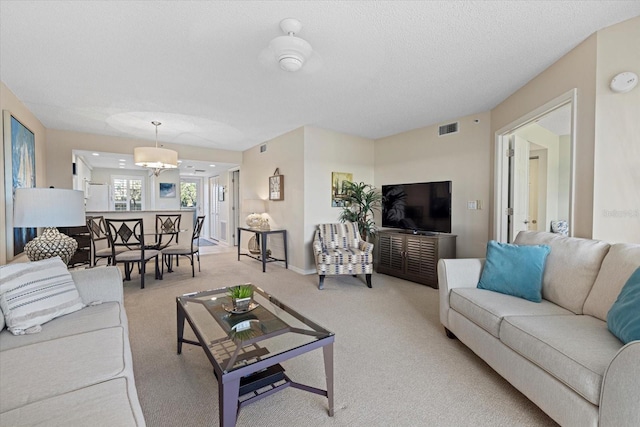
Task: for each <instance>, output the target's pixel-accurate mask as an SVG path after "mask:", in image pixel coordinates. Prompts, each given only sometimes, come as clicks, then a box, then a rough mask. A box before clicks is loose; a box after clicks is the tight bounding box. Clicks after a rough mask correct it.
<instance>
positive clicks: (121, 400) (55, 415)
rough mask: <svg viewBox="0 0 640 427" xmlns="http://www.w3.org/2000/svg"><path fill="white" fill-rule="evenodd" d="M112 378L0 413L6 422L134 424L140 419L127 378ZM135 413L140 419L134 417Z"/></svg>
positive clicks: (65, 425)
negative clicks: (129, 391) (129, 390)
mask: <svg viewBox="0 0 640 427" xmlns="http://www.w3.org/2000/svg"><path fill="white" fill-rule="evenodd" d="M128 381H131V380H130V379H129V378H116V379H112V380H109V381H105V382H102V383H99V384H95V385H92V386H89V387H85V388H83V389H80V390H76V391H72V392H70V393H65V394H61V395H59V396H54V397H51V398H49V399H45V400H40V401H37V402H34V403H30V404H28V405H25V406H22V407H20V408H16V409H13V410H10V411H7V412H4V413H2V414H1V415H0V419H1V420H2V425H7V426H18V425H20V426H27V425H28V426H48V427H52V426H60V427H67V426H134V425H143V424H144V421H143V420H142V419H141V417H140V415H139V414H136V412H137V407H138V406H137V405H138V403H137V402H132V401H131V396H130V395H129V393H128V388H127V382H128ZM136 415H138V417H140V419H136Z"/></svg>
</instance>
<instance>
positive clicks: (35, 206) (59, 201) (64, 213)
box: [13, 188, 86, 227]
mask: <svg viewBox="0 0 640 427" xmlns="http://www.w3.org/2000/svg"><path fill="white" fill-rule="evenodd" d="M85 221H86V220H85V212H84V193H83V192H82V191H79V190H67V189H61V188H18V189H16V192H15V199H14V202H13V226H14V227H74V226H78V225H84V224H85Z"/></svg>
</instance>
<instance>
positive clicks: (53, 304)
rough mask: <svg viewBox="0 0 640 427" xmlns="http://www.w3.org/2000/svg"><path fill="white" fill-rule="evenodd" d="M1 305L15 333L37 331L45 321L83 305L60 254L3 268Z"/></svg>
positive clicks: (0, 279) (9, 326) (11, 329)
mask: <svg viewBox="0 0 640 427" xmlns="http://www.w3.org/2000/svg"><path fill="white" fill-rule="evenodd" d="M0 307H2V313H4V316H5V320H6V324H7V328H8V329H9V330H10V331H11V333H13V334H14V335H22V334H25V333H35V332H39V331H40V330H41V326H40V325H42V324H43V323H46V322H48V321H50V320H51V319H55V318H56V317H58V316H62V315H64V314H68V313H73V312H74V311H77V310H80V309H81V308H82V307H84V304H83V302H82V300H81V299H80V294H79V293H78V289H77V288H76V285H75V283H74V282H73V278H72V277H71V274H70V273H69V270H67V266H66V265H65V263H64V262H62V260H61V259H60V257H55V258H49V259H44V260H41V261H36V262H29V263H17V264H9V265H5V266H2V267H1V269H0Z"/></svg>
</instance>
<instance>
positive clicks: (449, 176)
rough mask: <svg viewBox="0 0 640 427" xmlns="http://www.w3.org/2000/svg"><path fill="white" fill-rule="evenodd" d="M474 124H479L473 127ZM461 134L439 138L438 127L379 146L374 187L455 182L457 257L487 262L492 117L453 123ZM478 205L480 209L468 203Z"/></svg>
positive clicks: (485, 115)
mask: <svg viewBox="0 0 640 427" xmlns="http://www.w3.org/2000/svg"><path fill="white" fill-rule="evenodd" d="M474 120H478V121H479V122H478V123H475V122H474ZM453 121H459V123H460V124H459V129H460V130H459V132H458V133H455V134H450V135H446V136H442V137H439V136H438V125H434V126H429V127H425V128H421V129H415V130H412V131H409V132H404V133H401V134H398V135H393V136H389V137H387V138H382V139H378V140H376V142H375V170H374V172H375V174H374V175H375V185H376V187H381V186H382V185H386V184H401V183H411V182H429V181H452V206H451V211H452V212H451V231H452V234H456V235H457V236H458V237H457V256H458V258H469V257H483V256H484V255H485V252H486V244H487V240H488V236H489V223H490V221H489V219H490V217H489V209H488V208H489V205H490V204H491V200H490V196H489V195H490V189H491V188H490V187H491V185H492V181H491V178H490V176H491V169H490V167H491V166H490V165H491V155H492V154H491V142H490V140H491V138H490V137H489V128H490V124H491V115H490V113H489V112H484V113H479V114H474V115H472V116H467V117H462V118H460V119H452V120H449V121H447V123H450V122H453ZM470 200H480V201H481V207H482V209H480V210H468V209H467V201H470Z"/></svg>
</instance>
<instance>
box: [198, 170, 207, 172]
mask: <svg viewBox="0 0 640 427" xmlns="http://www.w3.org/2000/svg"><path fill="white" fill-rule="evenodd" d="M196 172H206V170H204V169H196Z"/></svg>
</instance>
